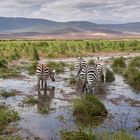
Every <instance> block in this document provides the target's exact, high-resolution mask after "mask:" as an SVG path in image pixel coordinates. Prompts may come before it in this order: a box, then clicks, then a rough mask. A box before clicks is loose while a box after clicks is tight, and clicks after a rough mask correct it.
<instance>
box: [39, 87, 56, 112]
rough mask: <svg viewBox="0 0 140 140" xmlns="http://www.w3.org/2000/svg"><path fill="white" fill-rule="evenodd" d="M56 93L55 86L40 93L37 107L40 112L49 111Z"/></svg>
mask: <svg viewBox="0 0 140 140" xmlns="http://www.w3.org/2000/svg"><path fill="white" fill-rule="evenodd" d="M54 95H55V87H49V88H48V89H47V92H46V93H44V94H38V103H37V109H38V112H40V113H49V111H50V106H51V102H52V100H53V98H54Z"/></svg>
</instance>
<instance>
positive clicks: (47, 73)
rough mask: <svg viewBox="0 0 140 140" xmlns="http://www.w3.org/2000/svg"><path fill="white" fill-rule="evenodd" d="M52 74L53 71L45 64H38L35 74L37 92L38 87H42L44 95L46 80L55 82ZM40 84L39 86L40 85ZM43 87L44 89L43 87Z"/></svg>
mask: <svg viewBox="0 0 140 140" xmlns="http://www.w3.org/2000/svg"><path fill="white" fill-rule="evenodd" d="M54 73H55V71H52V70H51V69H50V68H49V67H48V65H47V64H39V65H38V66H37V70H36V74H37V77H38V82H37V86H38V92H40V85H41V86H42V89H44V93H46V89H47V80H48V79H49V78H50V79H52V81H55V79H54ZM40 82H41V84H40ZM43 85H44V87H43Z"/></svg>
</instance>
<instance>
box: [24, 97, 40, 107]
mask: <svg viewBox="0 0 140 140" xmlns="http://www.w3.org/2000/svg"><path fill="white" fill-rule="evenodd" d="M23 102H24V103H25V104H29V105H35V104H37V103H38V100H37V99H36V98H35V97H34V96H31V95H30V96H26V97H25V98H24V100H23Z"/></svg>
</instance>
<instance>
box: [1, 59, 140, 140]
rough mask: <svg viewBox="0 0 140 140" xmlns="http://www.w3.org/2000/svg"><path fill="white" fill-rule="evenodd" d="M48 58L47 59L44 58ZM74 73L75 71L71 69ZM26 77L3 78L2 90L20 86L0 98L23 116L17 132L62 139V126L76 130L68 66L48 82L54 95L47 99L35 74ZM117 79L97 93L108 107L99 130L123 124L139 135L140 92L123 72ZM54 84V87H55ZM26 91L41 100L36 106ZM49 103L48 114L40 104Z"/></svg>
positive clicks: (44, 139) (112, 128)
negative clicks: (29, 101) (28, 101)
mask: <svg viewBox="0 0 140 140" xmlns="http://www.w3.org/2000/svg"><path fill="white" fill-rule="evenodd" d="M45 61H46V60H45ZM72 73H74V72H72ZM22 74H23V75H24V78H23V79H0V90H2V89H3V90H7V91H9V90H17V91H18V92H19V95H17V96H15V97H10V98H7V99H3V98H0V102H5V103H6V104H8V105H11V106H12V107H14V108H15V109H16V110H17V111H18V112H19V113H20V116H21V119H20V121H19V122H18V124H17V125H16V127H18V128H20V130H19V131H18V132H17V134H19V135H21V136H22V137H24V138H29V139H35V137H39V138H40V139H42V140H51V139H53V140H59V139H60V131H61V130H62V129H66V128H67V129H69V130H76V129H78V128H79V126H78V125H77V124H76V123H75V121H74V117H73V115H72V109H71V99H73V98H75V97H76V95H75V89H74V87H71V86H69V84H68V81H67V80H66V79H67V78H69V77H70V75H71V72H69V70H68V69H66V71H65V73H64V74H59V75H56V81H55V82H51V81H49V82H48V85H49V88H50V90H48V94H49V93H50V92H51V94H53V96H52V97H51V98H50V99H49V100H46V99H47V98H46V95H43V93H42V95H38V93H37V90H36V87H35V85H36V81H37V79H36V77H35V76H29V75H27V74H26V72H23V73H22ZM115 77H116V80H115V81H114V82H112V83H107V84H106V85H105V86H102V87H101V88H102V90H101V91H104V92H101V93H98V94H97V95H96V96H98V97H99V98H100V99H101V101H102V102H104V104H105V106H106V108H107V110H108V111H109V114H108V117H107V118H106V119H105V120H104V121H102V122H101V124H99V125H98V126H97V127H95V129H96V130H99V131H104V130H109V131H116V130H118V129H120V128H126V129H128V130H130V132H131V133H132V134H134V135H135V136H136V137H137V138H139V137H140V132H139V131H136V128H137V127H138V126H139V123H138V121H137V119H139V118H140V92H139V91H135V90H133V89H132V88H131V87H130V86H129V85H127V84H126V83H125V81H124V79H123V77H121V76H120V75H115ZM53 87H55V89H54V90H53ZM26 95H33V96H35V97H36V98H37V99H38V100H39V103H37V104H36V105H34V106H29V105H26V104H24V103H23V102H22V101H23V100H24V98H25V96H26ZM45 106H47V107H48V108H50V112H49V113H48V114H42V113H40V108H42V107H45Z"/></svg>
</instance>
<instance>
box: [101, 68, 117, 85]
mask: <svg viewBox="0 0 140 140" xmlns="http://www.w3.org/2000/svg"><path fill="white" fill-rule="evenodd" d="M102 80H103V77H102ZM114 80H115V76H114V73H113V72H112V71H110V70H109V69H107V71H106V82H112V81H114Z"/></svg>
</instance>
